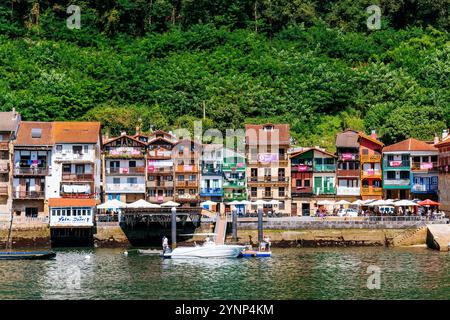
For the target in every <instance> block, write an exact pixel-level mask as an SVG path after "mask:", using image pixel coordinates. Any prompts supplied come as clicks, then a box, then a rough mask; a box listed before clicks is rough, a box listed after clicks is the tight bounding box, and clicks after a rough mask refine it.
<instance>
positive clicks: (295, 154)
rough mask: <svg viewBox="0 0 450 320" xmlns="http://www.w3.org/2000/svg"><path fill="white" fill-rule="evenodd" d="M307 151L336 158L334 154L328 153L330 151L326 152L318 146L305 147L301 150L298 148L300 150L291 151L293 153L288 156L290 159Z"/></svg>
mask: <svg viewBox="0 0 450 320" xmlns="http://www.w3.org/2000/svg"><path fill="white" fill-rule="evenodd" d="M308 151H317V152H320V153H322V154H325V155H327V156H330V157H333V158H336V156H335V155H334V154H332V153H330V152H328V151H325V150H321V149H318V148H305V149H303V150H300V151H297V152H293V153H291V155H290V156H289V158H291V159H292V158H295V157H296V156H298V155H301V154H303V153H306V152H308ZM313 157H314V154H313Z"/></svg>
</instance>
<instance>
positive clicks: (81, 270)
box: [0, 247, 450, 300]
mask: <svg viewBox="0 0 450 320" xmlns="http://www.w3.org/2000/svg"><path fill="white" fill-rule="evenodd" d="M370 265H374V266H376V267H379V268H380V271H381V274H380V289H372V290H369V289H368V288H367V279H368V277H369V276H370V274H369V273H367V268H368V267H369V266H370ZM358 298H361V299H449V298H450V254H449V253H448V252H445V253H444V252H438V251H433V250H430V249H426V248H401V249H390V248H389V249H388V248H377V247H376V248H298V249H274V251H273V257H272V258H261V259H248V258H242V259H195V260H162V259H161V258H159V257H157V256H137V255H135V256H133V255H130V256H125V255H123V250H121V249H59V250H58V254H57V257H56V259H55V260H50V261H0V300H3V299H358Z"/></svg>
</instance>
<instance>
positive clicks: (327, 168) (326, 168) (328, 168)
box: [314, 164, 336, 172]
mask: <svg viewBox="0 0 450 320" xmlns="http://www.w3.org/2000/svg"><path fill="white" fill-rule="evenodd" d="M314 171H315V172H334V171H336V165H335V164H315V165H314Z"/></svg>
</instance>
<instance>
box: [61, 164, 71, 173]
mask: <svg viewBox="0 0 450 320" xmlns="http://www.w3.org/2000/svg"><path fill="white" fill-rule="evenodd" d="M62 170H63V173H71V172H72V165H70V164H63V168H62Z"/></svg>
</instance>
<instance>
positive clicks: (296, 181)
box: [295, 179, 302, 187]
mask: <svg viewBox="0 0 450 320" xmlns="http://www.w3.org/2000/svg"><path fill="white" fill-rule="evenodd" d="M295 186H296V187H301V186H302V180H301V179H297V180H295Z"/></svg>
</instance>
